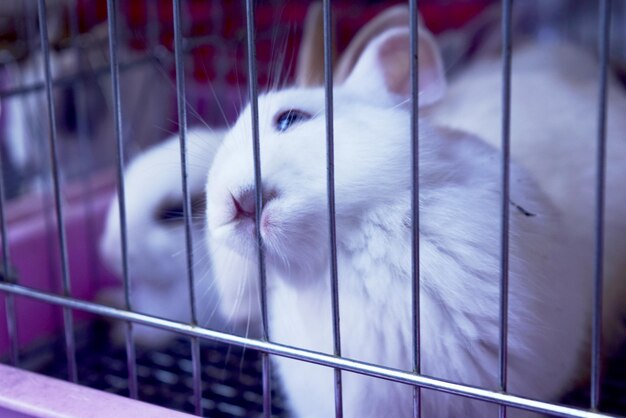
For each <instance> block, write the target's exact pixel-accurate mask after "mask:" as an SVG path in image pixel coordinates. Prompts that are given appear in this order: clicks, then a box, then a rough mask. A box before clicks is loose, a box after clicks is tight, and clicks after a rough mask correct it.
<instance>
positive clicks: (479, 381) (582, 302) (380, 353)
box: [207, 30, 590, 418]
mask: <svg viewBox="0 0 626 418" xmlns="http://www.w3.org/2000/svg"><path fill="white" fill-rule="evenodd" d="M389 33H390V34H384V35H382V36H381V37H379V38H376V39H375V40H374V41H373V42H372V43H371V44H370V45H369V46H368V48H367V49H366V50H365V52H364V55H363V57H362V59H361V60H360V61H359V63H358V64H357V67H356V68H355V70H354V74H353V75H352V76H351V77H350V78H349V79H348V80H347V82H346V84H345V85H344V86H341V87H338V88H336V89H335V92H334V110H335V119H334V138H335V176H336V199H337V201H336V205H337V206H336V216H337V239H338V242H337V244H338V264H339V270H338V273H339V298H340V314H341V333H342V354H343V355H344V356H346V357H349V358H353V359H357V360H362V361H367V362H373V363H376V364H382V365H385V366H389V367H394V368H399V369H404V370H411V368H412V361H411V358H412V347H411V341H412V340H411V335H412V326H411V280H410V278H411V239H410V233H411V229H410V228H411V215H410V190H411V180H412V179H411V166H410V164H411V156H410V152H409V150H410V140H411V139H410V113H409V111H408V107H407V106H406V105H404V104H403V101H404V99H405V98H404V97H398V96H394V95H391V94H389V93H387V92H386V91H385V80H384V79H383V77H384V76H383V75H382V73H383V71H382V69H381V66H384V65H385V63H384V62H383V63H380V62H379V61H378V60H377V57H378V56H380V55H379V54H378V48H384V47H385V46H386V43H385V42H386V40H388V39H389V38H390V37H392V36H403V35H402V33H401V30H393V31H390V32H389ZM407 53H408V51H407ZM496 91H498V89H493V90H491V91H489V92H487V93H486V94H485V96H486V95H490V94H493V93H494V92H496ZM445 100H446V99H444V101H445ZM294 108H295V109H299V110H302V111H305V112H308V113H310V114H312V115H314V117H313V118H312V119H311V120H308V121H305V122H302V123H299V124H296V125H293V126H292V127H291V128H290V129H289V130H287V131H285V132H282V133H281V132H277V131H276V130H275V128H274V126H273V125H274V120H275V117H276V116H277V115H278V114H280V113H281V112H283V111H285V110H288V109H294ZM323 109H324V92H323V90H322V89H292V90H286V91H280V92H273V93H269V94H267V95H265V96H262V97H260V98H259V118H260V142H261V169H262V176H263V189H264V191H265V193H266V197H267V199H268V200H267V202H266V203H265V205H264V208H263V214H262V215H263V216H262V225H261V234H262V237H263V240H264V246H265V249H266V261H267V280H268V301H269V309H270V321H269V329H270V337H271V339H272V340H273V341H277V342H280V343H284V344H289V345H293V346H297V347H302V348H306V349H310V350H316V351H321V352H326V353H331V352H332V333H331V307H330V283H329V280H330V279H329V259H328V257H329V249H328V242H329V241H328V235H327V231H328V209H327V199H326V169H325V166H326V154H325V152H326V148H325V121H324V117H323V114H324V113H323ZM250 117H251V116H250V109H249V108H246V109H245V110H244V112H243V113H242V115H241V117H240V118H239V120H238V122H237V123H236V124H235V125H234V127H233V128H232V130H231V131H230V132H229V133H228V134H227V135H226V137H225V139H224V142H223V145H222V146H221V148H220V149H219V151H218V153H217V155H216V158H215V161H214V164H213V166H212V168H211V171H210V173H209V179H208V183H207V196H208V199H207V210H208V212H207V217H208V232H209V245H210V247H211V249H212V251H215V250H216V249H218V248H219V249H227V250H226V251H234V252H237V253H239V254H240V256H241V257H242V258H244V259H247V260H248V262H249V263H254V262H255V261H256V251H255V237H254V224H253V222H252V220H250V219H238V220H237V219H235V220H234V219H233V217H234V215H235V213H236V209H235V207H234V204H233V197H234V198H237V199H238V198H239V197H241V196H242V195H244V194H245V193H247V192H249V190H251V189H253V187H254V171H253V158H252V140H251V137H250ZM492 117H494V116H492ZM419 152H420V154H419V155H420V240H421V257H420V270H421V281H420V289H421V312H420V313H421V318H422V322H421V324H422V329H421V341H422V345H421V347H422V372H423V373H425V374H427V375H431V376H435V377H439V378H443V379H447V380H452V381H456V382H461V383H465V384H470V385H479V386H483V387H486V388H489V389H497V387H498V342H499V340H498V335H499V326H498V318H499V292H500V274H499V271H500V205H501V185H500V153H499V152H498V151H496V150H495V149H494V148H492V147H490V146H488V145H486V144H485V143H484V142H482V141H481V140H480V139H478V138H476V137H474V136H472V135H469V134H466V133H463V132H458V131H452V130H450V129H447V128H443V127H440V126H437V125H436V124H433V123H431V121H429V120H428V119H424V120H420V149H419ZM511 170H512V171H511V175H512V184H513V185H514V187H513V188H512V194H511V201H512V204H511V206H510V211H511V224H510V228H511V233H510V266H509V278H510V291H509V296H510V306H509V323H508V325H509V345H508V353H509V369H508V373H509V387H508V389H509V391H510V392H512V393H515V394H521V395H524V396H529V397H532V398H537V399H541V400H555V399H557V398H558V396H559V395H561V394H562V393H563V392H564V391H565V390H566V389H567V388H568V387H569V386H570V385H571V384H572V382H573V381H574V379H575V378H576V376H577V372H578V369H579V367H580V360H581V354H582V352H583V350H584V341H585V339H586V336H587V335H586V328H585V324H586V323H587V321H588V317H589V311H588V309H587V304H586V300H587V297H588V294H587V293H588V291H587V290H588V289H587V286H586V283H585V281H586V280H587V279H588V277H589V274H590V272H589V269H588V268H587V265H586V264H585V263H584V261H585V255H586V253H585V252H584V251H582V250H584V249H581V252H580V253H575V255H574V251H577V249H576V248H569V247H568V245H566V243H570V242H572V240H570V239H569V238H568V237H567V236H568V234H569V232H568V230H567V229H566V228H565V219H564V216H565V215H564V214H563V213H562V212H559V211H558V210H557V209H556V208H555V207H553V205H552V204H551V203H550V202H549V201H548V199H547V198H546V197H545V196H544V195H543V193H542V191H541V189H540V187H539V186H538V185H537V184H536V183H535V181H533V179H532V178H531V176H530V175H528V174H527V173H526V172H525V171H524V170H523V169H522V168H520V167H519V166H517V165H516V164H515V163H513V164H512V167H511ZM270 197H271V199H270ZM515 205H519V206H520V207H521V208H523V210H524V211H527V212H530V213H531V214H532V216H528V215H527V214H524V213H523V210H522V209H518V208H517V207H516V206H515ZM215 261H216V262H219V263H221V264H223V268H224V270H225V271H229V272H230V273H231V274H229V275H218V276H217V277H216V280H217V284H218V287H219V289H220V291H221V292H222V293H223V294H233V293H235V292H234V291H233V290H232V289H233V288H236V287H239V286H244V287H245V284H242V283H241V281H240V280H238V277H242V275H241V274H240V273H239V276H237V274H238V266H237V265H235V264H231V265H230V266H227V265H226V264H227V262H226V261H224V260H215ZM253 270H254V273H255V272H256V270H255V269H253ZM248 271H249V270H248ZM243 278H244V280H247V281H249V280H256V279H257V278H256V273H255V274H247V275H244V276H243ZM222 302H223V303H226V305H225V307H224V309H228V307H229V305H228V303H229V299H228V298H224V299H222ZM275 362H276V365H277V368H278V373H279V376H280V377H281V379H282V382H283V385H282V386H283V389H284V390H285V392H286V393H287V396H288V399H289V403H290V406H291V408H292V410H293V412H294V413H295V416H297V417H329V416H332V415H333V384H332V382H333V379H332V370H330V369H327V368H324V367H321V366H314V365H309V364H307V363H302V362H297V361H294V360H288V359H284V358H280V357H275ZM343 390H344V392H343V393H344V412H345V414H344V416H346V417H382V416H393V417H409V416H411V413H412V409H411V400H412V391H411V388H410V387H407V386H403V385H400V384H395V383H389V382H385V381H380V380H375V379H372V378H365V377H362V376H357V375H354V374H350V373H344V387H343ZM422 408H423V416H424V417H426V418H443V417H461V416H462V417H470V418H482V417H490V416H496V414H497V407H496V406H494V405H491V404H487V403H483V402H478V401H472V400H469V399H466V398H461V397H452V396H450V395H445V394H440V393H434V392H432V391H424V392H423V404H422ZM509 415H510V416H513V417H527V416H534V415H533V414H530V413H527V412H524V411H517V410H511V411H510V413H509Z"/></svg>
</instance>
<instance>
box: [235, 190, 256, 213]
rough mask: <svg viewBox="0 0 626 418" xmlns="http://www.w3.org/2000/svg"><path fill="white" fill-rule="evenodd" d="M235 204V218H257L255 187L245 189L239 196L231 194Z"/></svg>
mask: <svg viewBox="0 0 626 418" xmlns="http://www.w3.org/2000/svg"><path fill="white" fill-rule="evenodd" d="M231 197H232V199H233V205H235V212H236V213H235V219H241V218H251V219H254V218H255V213H256V204H255V193H254V189H252V190H250V189H247V190H244V191H243V192H241V193H239V195H238V196H237V197H235V196H233V195H231Z"/></svg>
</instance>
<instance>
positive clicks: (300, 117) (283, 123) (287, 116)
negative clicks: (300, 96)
mask: <svg viewBox="0 0 626 418" xmlns="http://www.w3.org/2000/svg"><path fill="white" fill-rule="evenodd" d="M311 117H312V116H311V115H310V114H309V113H306V112H303V111H301V110H296V109H290V110H287V111H285V112H282V113H280V114H279V115H278V116H277V117H276V130H277V131H279V132H285V131H286V130H287V129H289V128H290V127H291V125H293V124H294V123H298V122H302V121H305V120H309V119H311Z"/></svg>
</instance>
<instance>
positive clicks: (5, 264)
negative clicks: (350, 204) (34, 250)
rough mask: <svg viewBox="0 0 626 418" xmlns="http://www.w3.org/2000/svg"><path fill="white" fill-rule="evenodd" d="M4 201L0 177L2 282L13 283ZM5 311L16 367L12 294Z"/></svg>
mask: <svg viewBox="0 0 626 418" xmlns="http://www.w3.org/2000/svg"><path fill="white" fill-rule="evenodd" d="M0 173H4V167H3V155H0ZM5 205H6V199H5V195H4V176H1V177H0V239H1V240H2V242H1V244H2V280H1V281H3V282H7V283H8V282H15V281H16V280H17V278H16V277H11V276H10V274H11V271H10V268H9V267H10V266H9V263H10V260H11V257H10V254H9V236H8V233H7V224H6V217H5V213H4V208H5ZM4 299H5V311H6V318H7V334H8V336H9V342H10V350H11V351H10V354H9V355H10V358H11V364H12V365H14V366H18V365H19V363H20V354H19V352H20V351H19V350H20V347H19V339H18V333H17V317H16V314H15V297H14V296H13V295H12V294H8V293H7V294H5V298H4Z"/></svg>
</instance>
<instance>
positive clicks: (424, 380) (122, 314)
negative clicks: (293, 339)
mask: <svg viewBox="0 0 626 418" xmlns="http://www.w3.org/2000/svg"><path fill="white" fill-rule="evenodd" d="M0 291H3V292H8V293H12V294H15V295H20V296H26V297H29V298H33V299H37V300H40V301H43V302H47V303H52V304H54V305H59V306H62V307H67V308H72V309H79V310H82V311H85V312H89V313H93V314H97V315H103V316H106V317H109V318H113V319H121V320H127V321H132V322H136V323H138V324H142V325H149V326H154V327H156V328H160V329H164V330H168V331H174V332H178V333H180V334H184V335H188V336H192V337H199V338H203V339H207V340H211V341H217V342H221V343H226V344H234V345H236V346H239V347H246V348H250V349H253V350H257V351H261V352H263V353H268V354H275V355H279V356H283V357H288V358H291V359H295V360H302V361H306V362H309V363H314V364H319V365H322V366H327V367H333V368H339V369H342V370H345V371H349V372H354V373H359V374H363V375H366V376H371V377H377V378H381V379H385V380H389V381H393V382H398V383H403V384H407V385H416V386H419V387H422V388H426V389H432V390H437V391H441V392H446V393H451V394H454V395H460V396H464V397H467V398H472V399H478V400H483V401H487V402H491V403H496V404H502V405H507V406H511V407H516V408H521V409H526V410H529V411H534V412H539V413H544V414H550V415H552V416H557V417H573V418H619V417H618V416H617V415H609V414H602V413H598V412H593V411H589V410H584V409H579V408H573V407H569V406H564V405H558V404H552V403H549V402H542V401H537V400H534V399H528V398H524V397H521V396H517V395H511V394H508V393H501V392H494V391H491V390H487V389H482V388H477V387H474V386H468V385H462V384H459V383H453V382H448V381H445V380H442V379H436V378H433V377H428V376H423V375H418V374H414V373H412V372H407V371H402V370H397V369H391V368H388V367H383V366H378V365H375V364H370V363H365V362H361V361H357V360H352V359H348V358H340V357H335V356H332V355H329V354H324V353H318V352H314V351H309V350H303V349H300V348H295V347H290V346H286V345H283V344H277V343H273V342H269V341H262V340H255V339H251V338H245V337H240V336H237V335H231V334H227V333H224V332H219V331H214V330H210V329H206V328H201V327H198V326H196V325H192V324H185V323H182V322H176V321H171V320H169V319H163V318H157V317H153V316H150V315H146V314H142V313H138V312H130V311H126V310H123V309H117V308H113V307H110V306H105V305H101V304H98V303H93V302H87V301H84V300H79V299H73V298H68V297H64V296H59V295H55V294H52V293H47V292H42V291H40V290H36V289H32V288H29V287H26V286H21V285H16V284H11V283H2V282H0Z"/></svg>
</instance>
